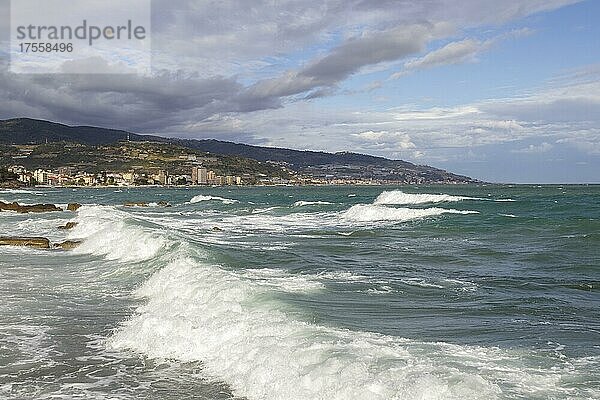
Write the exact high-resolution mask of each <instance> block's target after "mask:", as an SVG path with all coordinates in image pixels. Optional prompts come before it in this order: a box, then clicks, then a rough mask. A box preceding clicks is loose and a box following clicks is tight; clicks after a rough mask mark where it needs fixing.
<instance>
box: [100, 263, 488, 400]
mask: <svg viewBox="0 0 600 400" xmlns="http://www.w3.org/2000/svg"><path fill="white" fill-rule="evenodd" d="M138 294H139V295H140V296H143V297H146V298H147V299H148V303H147V304H146V305H144V306H141V307H140V308H139V309H138V314H137V315H136V316H135V317H134V318H132V319H131V320H129V321H127V322H126V323H125V324H124V326H122V327H121V329H120V330H119V331H118V332H117V333H116V334H115V335H114V336H113V337H112V338H111V339H110V341H109V345H110V346H111V347H113V348H115V349H133V350H136V351H139V352H141V353H144V354H146V355H148V356H149V357H153V358H160V359H165V358H174V359H178V360H181V361H201V362H202V363H203V365H204V367H205V371H206V372H207V373H208V374H209V376H212V377H214V378H215V379H219V380H224V381H225V382H227V383H228V384H229V385H230V387H231V388H232V390H233V392H234V393H235V394H236V395H239V396H244V397H247V398H249V399H268V398H276V399H316V398H322V399H340V400H341V399H373V400H377V399H391V398H394V399H413V398H428V399H476V398H487V399H493V398H495V397H496V395H497V394H498V393H499V389H498V387H497V386H496V385H495V384H494V383H491V382H489V381H487V380H485V379H484V378H483V377H481V376H478V375H474V374H473V373H472V372H470V371H466V370H465V371H461V370H459V369H458V368H457V367H456V364H452V363H448V364H447V363H446V361H445V360H446V359H447V358H446V357H459V358H460V355H459V354H465V357H472V359H473V360H480V359H481V365H485V363H486V362H489V361H490V359H491V357H493V356H494V355H490V354H486V352H487V350H486V349H475V348H473V349H471V348H468V347H464V346H463V347H461V346H454V345H446V344H441V343H431V344H430V343H419V342H413V341H410V340H406V339H400V338H393V337H389V336H384V335H380V334H374V333H367V332H353V331H348V330H342V329H334V328H328V327H324V326H319V325H315V324H312V323H308V322H304V321H299V320H295V319H292V318H291V317H290V316H288V315H287V314H286V313H285V312H283V311H281V310H282V307H283V305H282V304H281V303H279V302H278V301H277V300H276V299H275V298H273V297H272V296H270V295H269V287H264V286H263V285H261V284H260V283H256V282H253V281H252V280H250V281H249V280H247V279H244V277H242V276H240V275H238V274H235V273H233V272H229V271H226V270H223V269H221V268H219V267H216V266H211V265H206V264H203V263H199V262H197V261H196V260H195V259H194V258H192V257H188V256H181V257H180V258H179V259H175V260H173V261H171V262H170V263H169V264H168V265H167V266H166V267H165V268H164V269H162V270H161V271H159V272H157V273H156V274H155V275H153V276H152V277H151V278H150V280H149V281H147V283H146V284H145V285H144V286H143V287H142V288H141V289H140V290H139V291H138ZM284 308H285V307H284ZM431 354H438V357H436V358H435V359H432V358H431V357H430V355H431ZM441 355H443V356H441ZM482 358H483V359H482Z"/></svg>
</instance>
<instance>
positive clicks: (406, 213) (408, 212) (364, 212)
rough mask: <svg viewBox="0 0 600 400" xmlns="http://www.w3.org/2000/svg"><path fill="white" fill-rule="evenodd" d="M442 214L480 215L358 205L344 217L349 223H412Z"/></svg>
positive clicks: (434, 209)
mask: <svg viewBox="0 0 600 400" xmlns="http://www.w3.org/2000/svg"><path fill="white" fill-rule="evenodd" d="M442 214H478V212H477V211H462V210H453V209H445V208H437V207H433V208H425V209H418V208H392V207H385V206H381V205H376V204H356V205H354V206H352V207H350V209H348V210H347V211H345V212H344V213H343V214H342V216H343V218H344V219H346V220H348V221H355V222H371V221H372V222H376V221H400V222H401V221H410V220H413V219H419V218H425V217H432V216H436V215H442Z"/></svg>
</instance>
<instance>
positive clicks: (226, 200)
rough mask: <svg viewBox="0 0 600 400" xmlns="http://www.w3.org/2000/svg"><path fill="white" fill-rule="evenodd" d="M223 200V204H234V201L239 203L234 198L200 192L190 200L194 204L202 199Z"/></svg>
mask: <svg viewBox="0 0 600 400" xmlns="http://www.w3.org/2000/svg"><path fill="white" fill-rule="evenodd" d="M211 200H214V201H221V202H223V204H234V203H238V200H233V199H227V198H224V197H219V196H206V195H203V194H199V195H197V196H194V197H192V199H191V200H190V203H192V204H194V203H200V202H201V201H211Z"/></svg>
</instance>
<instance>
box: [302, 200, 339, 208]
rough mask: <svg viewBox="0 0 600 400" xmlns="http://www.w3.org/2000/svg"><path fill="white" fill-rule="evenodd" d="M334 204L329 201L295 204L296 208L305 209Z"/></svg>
mask: <svg viewBox="0 0 600 400" xmlns="http://www.w3.org/2000/svg"><path fill="white" fill-rule="evenodd" d="M328 204H333V203H330V202H328V201H303V200H300V201H297V202H295V203H294V207H303V206H316V205H328Z"/></svg>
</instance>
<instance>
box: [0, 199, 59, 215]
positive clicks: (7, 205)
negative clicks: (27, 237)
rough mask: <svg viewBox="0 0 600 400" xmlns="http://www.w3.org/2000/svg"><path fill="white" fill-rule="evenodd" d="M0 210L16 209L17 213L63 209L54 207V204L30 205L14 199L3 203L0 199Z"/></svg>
mask: <svg viewBox="0 0 600 400" xmlns="http://www.w3.org/2000/svg"><path fill="white" fill-rule="evenodd" d="M0 210H7V211H16V212H18V213H22V214H24V213H30V212H32V213H41V212H53V211H63V209H62V208H60V207H56V206H55V205H54V204H34V205H30V206H24V205H20V204H19V203H17V202H16V201H15V202H13V203H4V202H2V201H0Z"/></svg>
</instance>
